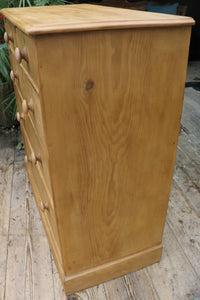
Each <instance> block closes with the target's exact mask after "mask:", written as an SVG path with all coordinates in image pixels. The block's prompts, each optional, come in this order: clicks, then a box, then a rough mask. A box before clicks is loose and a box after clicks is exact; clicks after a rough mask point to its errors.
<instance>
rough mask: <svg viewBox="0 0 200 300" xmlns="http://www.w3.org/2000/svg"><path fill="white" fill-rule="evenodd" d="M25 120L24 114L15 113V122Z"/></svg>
mask: <svg viewBox="0 0 200 300" xmlns="http://www.w3.org/2000/svg"><path fill="white" fill-rule="evenodd" d="M24 119H25V116H24V113H21V114H20V113H19V112H17V121H18V122H20V121H21V120H24Z"/></svg>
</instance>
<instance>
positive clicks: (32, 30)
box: [2, 4, 194, 35]
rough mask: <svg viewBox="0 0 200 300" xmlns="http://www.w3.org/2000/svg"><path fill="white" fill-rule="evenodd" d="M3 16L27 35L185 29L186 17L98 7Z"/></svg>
mask: <svg viewBox="0 0 200 300" xmlns="http://www.w3.org/2000/svg"><path fill="white" fill-rule="evenodd" d="M2 13H3V15H4V16H5V17H7V16H8V17H9V20H10V21H11V22H12V23H13V24H15V25H16V26H17V27H19V28H20V29H21V30H22V31H24V32H26V33H28V34H31V35H37V34H45V33H55V32H57V33H58V32H71V31H85V30H86V31H88V30H96V29H97V30H98V29H111V28H131V27H154V26H161V27H163V26H185V25H192V24H194V20H193V19H192V18H189V17H182V16H174V15H166V14H158V13H149V12H144V11H134V10H126V9H120V8H115V9H114V11H113V8H112V7H105V6H100V5H91V4H90V5H88V4H78V5H67V6H66V5H65V6H49V7H47V6H45V7H31V8H30V7H28V8H26V7H24V8H12V9H9V8H8V9H3V10H2Z"/></svg>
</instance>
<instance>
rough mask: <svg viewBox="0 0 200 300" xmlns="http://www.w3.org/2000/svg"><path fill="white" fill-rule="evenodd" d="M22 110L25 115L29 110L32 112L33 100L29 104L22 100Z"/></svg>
mask: <svg viewBox="0 0 200 300" xmlns="http://www.w3.org/2000/svg"><path fill="white" fill-rule="evenodd" d="M22 110H23V112H24V113H25V114H27V113H28V110H31V111H32V112H33V100H32V99H31V100H30V101H29V102H27V101H26V100H25V99H24V100H23V102H22Z"/></svg>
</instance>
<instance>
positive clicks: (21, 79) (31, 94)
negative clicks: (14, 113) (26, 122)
mask: <svg viewBox="0 0 200 300" xmlns="http://www.w3.org/2000/svg"><path fill="white" fill-rule="evenodd" d="M10 53H11V54H10V56H11V61H12V72H13V74H14V76H16V77H14V80H13V82H14V87H15V91H17V93H18V95H19V96H20V98H21V101H22V102H23V101H24V104H25V105H24V104H23V108H22V110H20V112H23V113H24V114H28V115H29V117H30V118H31V120H32V122H33V125H34V128H35V130H36V132H37V135H38V137H39V140H40V143H41V144H42V146H43V147H45V139H44V130H43V122H42V112H41V107H40V98H39V94H38V93H37V92H36V91H35V89H34V88H33V87H32V85H31V83H30V82H29V80H27V78H26V75H25V74H24V72H23V71H22V70H21V68H20V67H19V66H18V64H17V62H16V60H15V57H13V55H12V50H11V51H10Z"/></svg>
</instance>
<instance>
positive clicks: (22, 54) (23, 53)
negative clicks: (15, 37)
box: [15, 48, 28, 64]
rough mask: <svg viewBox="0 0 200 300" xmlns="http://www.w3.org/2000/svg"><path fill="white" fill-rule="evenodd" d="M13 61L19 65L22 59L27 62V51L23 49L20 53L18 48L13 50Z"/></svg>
mask: <svg viewBox="0 0 200 300" xmlns="http://www.w3.org/2000/svg"><path fill="white" fill-rule="evenodd" d="M15 59H16V61H17V62H18V63H19V64H20V63H21V61H22V59H24V60H26V61H27V62H28V53H27V49H26V48H24V49H23V50H22V51H20V49H19V48H15Z"/></svg>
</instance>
